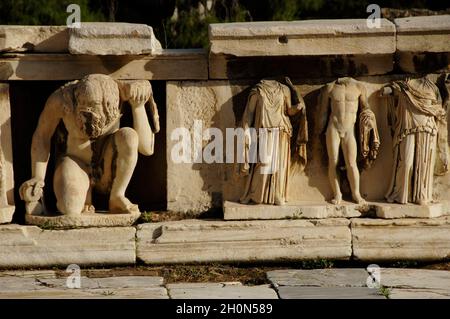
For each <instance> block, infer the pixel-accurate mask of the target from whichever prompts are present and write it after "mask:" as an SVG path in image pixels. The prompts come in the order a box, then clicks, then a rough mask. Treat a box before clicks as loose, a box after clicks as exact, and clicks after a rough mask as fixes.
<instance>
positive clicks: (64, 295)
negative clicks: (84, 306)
mask: <svg viewBox="0 0 450 319" xmlns="http://www.w3.org/2000/svg"><path fill="white" fill-rule="evenodd" d="M0 298H1V299H73V298H77V299H122V298H123V299H168V298H169V297H168V295H167V290H166V289H165V288H164V287H152V288H141V289H135V288H122V289H91V290H83V289H66V290H61V289H51V288H47V289H43V290H39V291H15V292H8V293H6V294H5V293H2V292H0Z"/></svg>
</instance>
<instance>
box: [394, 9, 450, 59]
mask: <svg viewBox="0 0 450 319" xmlns="http://www.w3.org/2000/svg"><path fill="white" fill-rule="evenodd" d="M394 23H395V26H396V29H397V51H400V52H450V41H449V39H450V15H437V16H422V17H407V18H398V19H395V20H394Z"/></svg>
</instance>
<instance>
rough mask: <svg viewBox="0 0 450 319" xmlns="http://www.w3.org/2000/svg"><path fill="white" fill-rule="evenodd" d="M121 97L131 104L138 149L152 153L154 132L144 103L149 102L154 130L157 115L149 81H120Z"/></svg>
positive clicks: (156, 127) (157, 118)
mask: <svg viewBox="0 0 450 319" xmlns="http://www.w3.org/2000/svg"><path fill="white" fill-rule="evenodd" d="M119 87H120V90H121V97H122V99H123V100H125V101H128V102H129V103H130V105H131V112H132V114H133V127H134V129H135V130H136V132H137V134H138V136H139V144H138V150H139V153H141V154H142V155H146V156H150V155H153V153H154V148H155V134H154V132H153V131H152V128H151V126H150V123H149V119H148V117H147V112H146V110H145V104H146V103H147V102H149V103H150V105H151V109H150V112H151V113H152V114H151V116H152V117H153V119H154V122H156V125H155V131H158V130H159V116H158V111H157V108H156V103H155V101H154V99H153V92H152V87H151V85H150V82H149V81H146V80H141V81H121V83H120V84H119Z"/></svg>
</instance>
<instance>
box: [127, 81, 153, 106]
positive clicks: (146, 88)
mask: <svg viewBox="0 0 450 319" xmlns="http://www.w3.org/2000/svg"><path fill="white" fill-rule="evenodd" d="M152 94H153V92H152V86H151V85H150V82H148V81H145V80H142V81H135V82H132V83H130V89H129V99H128V101H129V103H130V104H131V106H132V107H138V106H143V105H144V104H145V103H146V102H147V101H148V100H149V99H150V97H151V96H152Z"/></svg>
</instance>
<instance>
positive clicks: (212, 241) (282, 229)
mask: <svg viewBox="0 0 450 319" xmlns="http://www.w3.org/2000/svg"><path fill="white" fill-rule="evenodd" d="M350 246H351V243H350V231H349V228H348V220H346V219H328V220H323V221H322V220H311V221H306V220H281V221H241V222H238V221H235V222H231V221H224V222H222V221H204V220H184V221H177V222H162V223H154V224H141V225H138V232H137V258H138V259H139V260H141V261H143V262H145V263H147V264H158V263H185V262H190V263H192V262H198V263H200V262H228V261H234V262H252V261H253V262H254V261H279V260H303V259H319V258H329V259H347V258H349V256H350V255H351V247H350Z"/></svg>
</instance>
